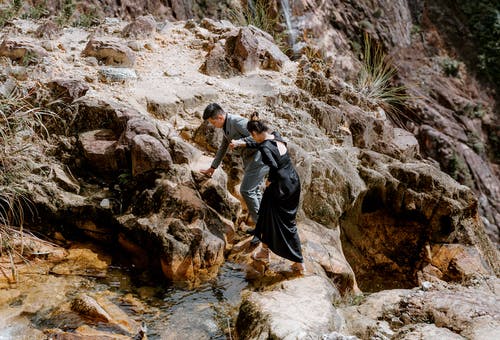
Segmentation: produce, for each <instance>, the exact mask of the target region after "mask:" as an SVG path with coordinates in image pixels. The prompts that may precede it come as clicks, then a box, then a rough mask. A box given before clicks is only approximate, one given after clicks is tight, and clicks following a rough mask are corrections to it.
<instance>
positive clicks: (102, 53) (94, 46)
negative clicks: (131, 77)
mask: <svg viewBox="0 0 500 340" xmlns="http://www.w3.org/2000/svg"><path fill="white" fill-rule="evenodd" d="M82 57H96V58H97V59H98V60H101V61H102V62H104V63H105V64H106V65H117V66H129V67H131V66H133V65H134V62H135V54H134V52H133V51H132V50H131V49H130V48H129V47H127V46H125V45H122V44H121V43H119V42H116V41H112V40H106V39H92V40H90V41H89V42H88V43H87V46H85V49H84V50H83V51H82Z"/></svg>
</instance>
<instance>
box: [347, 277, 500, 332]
mask: <svg viewBox="0 0 500 340" xmlns="http://www.w3.org/2000/svg"><path fill="white" fill-rule="evenodd" d="M429 287H430V288H429ZM429 287H428V288H425V289H424V288H420V289H419V288H415V289H413V290H389V291H385V292H380V293H376V294H373V295H371V296H369V297H368V298H367V299H366V301H364V302H362V303H361V304H360V305H359V306H352V307H345V308H339V314H340V315H341V316H342V317H343V318H345V321H346V323H345V328H344V329H342V332H343V333H346V334H352V335H356V336H358V337H360V338H362V339H365V338H367V337H373V336H381V337H389V338H395V339H410V338H411V336H412V335H418V334H423V335H425V337H429V336H431V334H436V335H438V334H439V335H440V336H443V337H444V338H446V339H463V338H466V339H481V338H483V337H486V338H488V337H491V336H493V337H495V336H497V334H499V330H500V324H499V321H498V319H497V318H496V316H495V315H498V306H497V305H498V304H497V303H496V300H497V298H496V297H495V296H496V293H497V289H498V279H497V278H493V277H490V278H483V279H481V280H479V281H476V283H474V284H473V285H472V286H469V287H463V286H459V285H447V284H443V283H442V282H441V283H437V284H432V285H429Z"/></svg>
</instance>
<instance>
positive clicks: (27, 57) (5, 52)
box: [0, 38, 47, 65]
mask: <svg viewBox="0 0 500 340" xmlns="http://www.w3.org/2000/svg"><path fill="white" fill-rule="evenodd" d="M46 56H47V52H45V50H44V49H43V48H41V47H40V46H38V45H37V44H36V43H34V42H31V41H27V40H13V39H8V38H7V39H4V40H3V41H2V44H1V45H0V57H7V58H10V59H12V60H14V61H16V62H18V63H22V64H24V65H28V64H31V63H36V62H39V61H40V60H41V58H43V57H46Z"/></svg>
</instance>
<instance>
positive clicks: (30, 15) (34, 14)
mask: <svg viewBox="0 0 500 340" xmlns="http://www.w3.org/2000/svg"><path fill="white" fill-rule="evenodd" d="M49 13H50V12H49V10H48V9H47V2H46V1H42V2H40V3H38V4H36V5H35V6H33V7H30V9H29V10H28V12H26V13H23V14H22V15H21V18H23V19H35V20H36V19H40V18H43V17H46V16H48V15H49Z"/></svg>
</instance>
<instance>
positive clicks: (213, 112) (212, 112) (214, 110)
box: [203, 103, 224, 120]
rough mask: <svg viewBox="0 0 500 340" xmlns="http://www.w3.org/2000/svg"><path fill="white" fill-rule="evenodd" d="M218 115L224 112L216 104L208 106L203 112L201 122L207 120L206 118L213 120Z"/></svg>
mask: <svg viewBox="0 0 500 340" xmlns="http://www.w3.org/2000/svg"><path fill="white" fill-rule="evenodd" d="M220 114H222V115H223V114H224V110H223V109H222V107H220V105H219V104H217V103H211V104H208V105H207V107H206V108H205V111H203V120H207V119H208V118H215V117H217V116H218V115H220Z"/></svg>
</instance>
